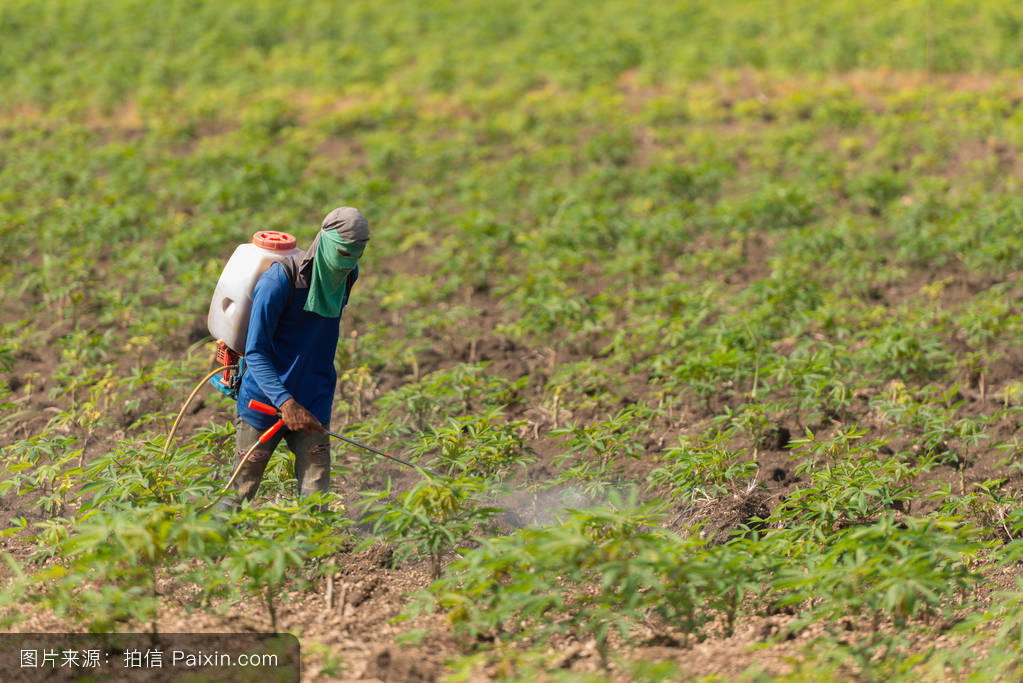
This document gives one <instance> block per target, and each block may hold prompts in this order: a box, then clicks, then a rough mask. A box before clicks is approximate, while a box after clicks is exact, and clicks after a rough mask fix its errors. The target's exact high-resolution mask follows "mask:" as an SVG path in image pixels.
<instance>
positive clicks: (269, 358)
mask: <svg viewBox="0 0 1023 683" xmlns="http://www.w3.org/2000/svg"><path fill="white" fill-rule="evenodd" d="M367 241H369V223H368V222H367V221H366V217H365V216H363V215H362V213H360V212H359V210H358V209H353V208H351V207H349V206H342V207H340V208H337V209H334V210H333V211H331V212H330V213H329V214H327V217H326V218H324V219H323V224H322V226H321V230H320V232H319V233H318V234H317V235H316V237H315V238H313V242H312V244H311V245H309V248H308V249H307V250H306V251H305V252H302V253H300V254H297V255H296V256H295V257H294V260H295V266H297V268H296V269H292V270H293V271H295V272H296V276H295V282H294V288H292V285H291V282H290V280H289V276H288V273H287V272H286V271H285V268H284V267H283V266H282V265H281V264H279V263H275V264H273V265H272V266H271V267H270V268H269V269H267V271H266V272H265V273H263V275H262V276H261V277H260V278H259V281H258V282H257V283H256V288H255V290H254V292H253V300H252V316H251V318H250V319H249V333H248V337H247V338H246V341H245V348H246V352H245V365H246V371H245V373H244V375H243V376H242V383H241V388H240V389H239V391H238V418H237V421H236V426H237V442H236V447H237V448H236V452H235V458H234V467H235V468H237V467H238V466H239V464H240V463H241V459H242V458H243V457H244V456H245V453H246V452H247V451H248V450H249V448H250V447H252V445H253V444H254V443H255V442H256V441H257V440H258V439H259V436H260V435H261V434H262V433H263V432H264V431H266V430H267V429H268V428H269V427H271V426H272V425H273V424H274V422H276V421H277V418H276V417H274V416H272V415H266V414H264V413H260V412H257V411H254V410H251V409H250V408H249V407H248V405H249V400H250V399H256V400H257V401H261V402H263V403H268V404H271V405H273V406H276V407H277V408H278V409H279V410H280V413H281V419H283V420H284V429H282V430H280V431H279V432H277V434H275V435H274V436H273V438H271V439H270V440H269V441H268V442H267V443H265V444H261V445H260V446H258V447H257V448H256V449H255V450H254V451H253V452H252V454H251V455H250V456H249V457H248V459H247V461H246V462H245V464H244V465H242V467H241V471H240V472H239V473H238V478H237V479H236V480H235V483H234V484H233V488H234V490H235V493H236V499H235V501H233V502H227V507H233V506H237V505H240V504H241V501H242V500H252V498H253V497H254V496H255V495H256V490H257V489H258V488H259V482H260V481H261V480H262V479H263V471H264V470H265V469H266V464H267V462H268V461H269V460H270V455H271V454H272V453H273V452H274V449H275V448H276V447H277V444H278V443H280V441H281V439H282V438H283V439H284V440H286V441H287V442H288V448H290V449H291V451H292V452H293V453H294V454H295V478H296V479H297V480H298V495H299V496H301V497H305V496H308V495H310V494H312V493H315V492H316V491H327V488H328V485H329V483H330V443H329V437H328V436H327V432H326V429H325V428H324V425H329V424H330V413H331V407H332V404H333V401H334V386H335V384H336V383H337V373H336V372H335V370H334V352H335V350H336V349H337V342H338V336H339V328H340V324H341V311H342V310H343V309H344V307H345V304H347V303H348V296H349V294H350V293H351V288H352V285H353V284H354V283H355V280H356V279H357V278H358V277H359V268H358V266H357V265H356V263H357V262H358V261H359V257H361V256H362V252H363V250H364V249H365V248H366V242H367Z"/></svg>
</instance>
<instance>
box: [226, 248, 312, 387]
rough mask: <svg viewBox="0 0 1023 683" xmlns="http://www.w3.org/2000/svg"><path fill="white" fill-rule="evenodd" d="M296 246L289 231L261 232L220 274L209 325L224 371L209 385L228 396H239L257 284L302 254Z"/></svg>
mask: <svg viewBox="0 0 1023 683" xmlns="http://www.w3.org/2000/svg"><path fill="white" fill-rule="evenodd" d="M295 245H296V240H295V237H294V236H292V235H289V234H288V233H286V232H277V231H275V230H262V231H260V232H257V233H256V234H255V235H253V236H252V242H251V243H250V244H241V245H238V248H237V249H235V250H234V253H233V254H232V255H231V258H230V259H229V260H228V262H227V265H226V266H224V271H223V272H222V273H221V274H220V280H218V281H217V288H216V289H215V290H214V291H213V301H212V302H210V312H209V315H208V316H207V317H206V324H207V327H209V330H210V334H212V335H213V337H214V339H216V340H217V361H218V362H219V363H221V364H222V365H224V366H225V369H224V374H223V376H222V377H214V378H212V379H211V380H210V383H211V384H213V386H214V387H216V388H217V389H218V390H220V391H221V392H223V393H225V394H227V395H229V396H237V391H238V387H237V384H238V382H239V381H240V378H241V373H242V368H243V366H242V365H241V364H242V363H244V359H243V358H242V357H243V356H244V354H245V337H246V336H247V335H248V333H249V314H250V313H252V291H253V290H254V289H255V288H256V281H257V280H259V277H260V276H261V275H262V274H263V273H264V272H266V270H267V268H269V267H270V266H272V265H273V264H274V263H278V262H283V261H285V260H286V259H288V258H291V257H292V256H294V255H295V254H297V253H299V249H297V248H296V246H295ZM234 365H238V366H239V367H238V368H237V369H236V370H233V371H232V370H231V369H230V368H229V367H227V366H234Z"/></svg>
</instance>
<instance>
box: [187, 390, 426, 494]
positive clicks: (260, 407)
mask: <svg viewBox="0 0 1023 683" xmlns="http://www.w3.org/2000/svg"><path fill="white" fill-rule="evenodd" d="M249 408H250V409H252V410H256V411H259V412H261V413H265V414H266V415H276V416H278V417H277V422H275V423H273V425H271V426H270V428H269V429H267V430H266V431H265V432H263V433H262V434H261V435H260V437H259V439H258V440H257V441H256V442H255V443H254V444H252V446H251V447H250V448H249V450H248V451H246V452H245V455H244V456H242V459H241V460H240V461H239V462H238V466H237V467H235V469H234V472H232V473H231V478H230V479H228V480H227V484H225V485H224V488H223V490H222V491H221V492H220V493H219V494H217V497H216V498H214V499H213V500H212V501H210V502H209V503H207V504H206V505H204V506H203V507H202V508H200V511H201V510H208V509H209V508H211V507H213V506H214V505H215V504H216V502H217V501H218V500H220V499H221V498H223V497H224V495H225V494H226V493H227V492H228V491H229V490H231V484H233V483H234V480H235V479H237V478H238V473H239V472H241V471H242V466H243V465H244V464H245V461H246V460H248V459H249V456H250V455H252V452H253V451H254V450H256V447H257V446H259V445H260V444H263V443H266V442H267V441H269V440H270V439H272V438H273V437H274V435H275V434H277V432H279V431H280V429H281V427H283V426H284V420H283V419H281V418H280V417H279V416H280V411H279V410H277V408H274V407H273V406H271V405H267V404H266V403H261V402H260V401H257V400H256V399H254V398H253V399H249ZM325 431H326V430H325ZM327 434H328V435H330V436H332V437H334V438H335V439H340V440H342V441H344V442H345V443H350V444H352V445H353V446H358V447H359V448H364V449H365V450H367V451H369V452H370V453H376V454H377V455H382V456H384V457H385V458H390V459H391V460H394V461H395V462H399V463H401V464H402V465H405V466H407V467H411V468H413V469H417V470H421V471H423V472H426V473H427V474H429V475H431V476H434V477H444V476H445V475H443V474H441V473H440V472H437V471H435V470H429V469H426V468H425V467H420V466H419V465H416V464H415V463H411V462H409V461H408V460H403V459H401V458H399V457H396V456H393V455H391V454H390V453H385V452H383V451H382V450H379V449H377V448H373V447H372V446H369V445H366V444H364V443H362V442H361V441H356V440H355V439H350V438H348V437H347V436H344V435H342V434H336V433H334V432H331V431H327Z"/></svg>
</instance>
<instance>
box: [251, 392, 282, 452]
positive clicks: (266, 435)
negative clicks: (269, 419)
mask: <svg viewBox="0 0 1023 683" xmlns="http://www.w3.org/2000/svg"><path fill="white" fill-rule="evenodd" d="M249 409H250V410H257V411H259V412H261V413H266V414H267V415H276V414H277V409H276V408H274V407H273V406H270V405H267V404H265V403H260V402H259V401H257V400H256V399H254V398H251V399H249ZM283 426H284V420H277V422H275V423H274V425H273V426H272V427H270V429H268V430H266V431H265V432H263V436H261V437H259V443H266V442H267V441H269V440H270V439H272V438H273V436H274V434H276V433H277V432H278V431H280V428H281V427H283Z"/></svg>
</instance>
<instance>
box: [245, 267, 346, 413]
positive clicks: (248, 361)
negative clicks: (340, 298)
mask: <svg viewBox="0 0 1023 683" xmlns="http://www.w3.org/2000/svg"><path fill="white" fill-rule="evenodd" d="M358 277H359V268H358V266H356V268H355V273H354V277H353V278H352V279H351V280H349V282H350V283H354V282H355V279H357V278H358ZM290 291H291V283H290V282H288V275H287V273H285V272H284V268H283V267H282V266H281V265H280V264H278V263H275V264H273V265H272V266H270V268H268V269H267V271H266V272H265V273H263V275H261V276H260V278H259V280H258V281H257V282H256V288H255V290H254V291H253V295H252V314H251V316H250V317H249V333H248V336H247V337H246V339H245V373H244V374H243V375H242V384H241V387H240V388H239V389H238V416H239V417H241V418H242V419H243V420H245V421H246V422H248V423H249V424H250V425H252V426H253V427H255V428H256V429H267V428H269V427H270V426H272V425H273V423H274V422H276V421H277V418H276V417H274V416H272V415H266V414H265V413H260V412H257V411H255V410H251V409H249V399H253V398H254V399H256V400H257V401H260V402H262V403H269V404H270V405H273V406H274V407H276V408H280V407H281V406H282V405H283V404H284V402H285V401H287V400H288V399H289V398H294V399H295V400H296V401H298V402H299V404H301V405H302V406H304V407H305V408H306V409H307V410H308V411H309V412H311V413H312V414H313V415H314V416H316V419H317V420H319V421H320V422H321V423H323V424H324V425H330V413H331V408H332V407H333V402H334V388H335V386H336V385H337V372H336V371H335V370H334V353H335V352H336V350H337V342H338V336H339V332H340V325H341V314H338V316H337V317H336V318H324V317H323V316H321V315H317V314H316V313H310V312H309V311H306V310H305V302H306V297H307V296H308V295H309V290H308V289H306V288H303V289H299V288H297V287H296V288H295V293H294V295H293V296H292V299H291V303H290V305H289V304H288V294H289V292H290ZM350 293H351V287H349V288H348V291H347V292H345V298H344V302H343V303H342V304H341V311H342V312H343V311H344V307H345V305H346V304H347V303H348V295H349V294H350ZM285 307H287V308H286V309H285Z"/></svg>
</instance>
